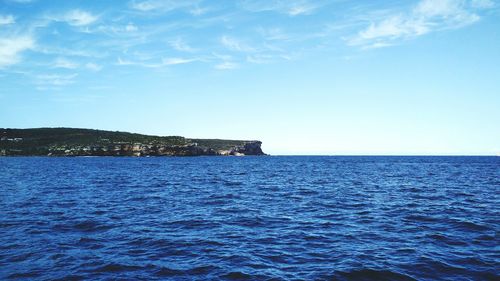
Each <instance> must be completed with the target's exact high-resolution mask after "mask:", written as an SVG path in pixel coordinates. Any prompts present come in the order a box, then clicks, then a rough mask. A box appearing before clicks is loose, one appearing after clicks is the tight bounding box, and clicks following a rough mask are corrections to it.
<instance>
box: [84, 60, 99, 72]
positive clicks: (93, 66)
mask: <svg viewBox="0 0 500 281" xmlns="http://www.w3.org/2000/svg"><path fill="white" fill-rule="evenodd" d="M85 67H86V68H87V69H89V70H92V71H96V72H97V71H101V69H102V65H98V64H95V63H93V62H89V63H86V64H85Z"/></svg>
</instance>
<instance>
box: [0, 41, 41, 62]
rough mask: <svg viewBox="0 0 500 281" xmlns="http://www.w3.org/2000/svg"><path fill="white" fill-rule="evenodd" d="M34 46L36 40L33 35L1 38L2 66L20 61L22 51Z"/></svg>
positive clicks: (0, 60)
mask: <svg viewBox="0 0 500 281" xmlns="http://www.w3.org/2000/svg"><path fill="white" fill-rule="evenodd" d="M34 46H35V40H34V39H33V38H32V37H31V36H14V37H6V38H0V68H4V67H7V66H11V65H14V64H17V63H19V62H20V61H21V53H22V52H24V51H26V50H30V49H33V48H34Z"/></svg>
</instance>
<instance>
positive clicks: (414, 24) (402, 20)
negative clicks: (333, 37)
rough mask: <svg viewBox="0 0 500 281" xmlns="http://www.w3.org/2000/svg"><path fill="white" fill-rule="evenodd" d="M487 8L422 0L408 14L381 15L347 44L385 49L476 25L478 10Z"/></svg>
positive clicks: (486, 3)
mask: <svg viewBox="0 0 500 281" xmlns="http://www.w3.org/2000/svg"><path fill="white" fill-rule="evenodd" d="M486 7H490V3H489V1H487V0H481V1H479V0H475V1H469V2H467V1H457V0H422V1H420V2H419V3H418V4H417V5H415V6H413V7H412V8H411V10H410V11H409V12H407V13H396V14H389V15H384V16H383V18H382V19H377V20H373V21H372V22H371V23H370V25H369V26H368V27H367V28H365V29H363V30H361V31H359V32H358V33H357V34H356V35H355V36H353V37H351V38H348V39H347V43H348V44H349V45H354V46H362V47H363V48H377V47H386V46H390V45H393V44H395V43H396V42H397V41H398V40H401V39H411V38H415V37H418V36H421V35H424V34H427V33H430V32H434V31H439V30H445V29H455V28H460V27H464V26H467V25H470V24H472V23H475V22H477V21H478V20H479V19H480V16H479V15H478V14H477V13H476V10H477V9H483V8H486Z"/></svg>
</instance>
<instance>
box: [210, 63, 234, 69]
mask: <svg viewBox="0 0 500 281" xmlns="http://www.w3.org/2000/svg"><path fill="white" fill-rule="evenodd" d="M214 68H215V69H218V70H230V69H235V68H238V64H237V63H234V62H230V61H225V62H221V63H218V64H216V65H215V66H214Z"/></svg>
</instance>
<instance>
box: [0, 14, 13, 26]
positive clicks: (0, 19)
mask: <svg viewBox="0 0 500 281" xmlns="http://www.w3.org/2000/svg"><path fill="white" fill-rule="evenodd" d="M15 22H16V20H15V19H14V16H13V15H0V26H2V25H8V24H13V23H15Z"/></svg>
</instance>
